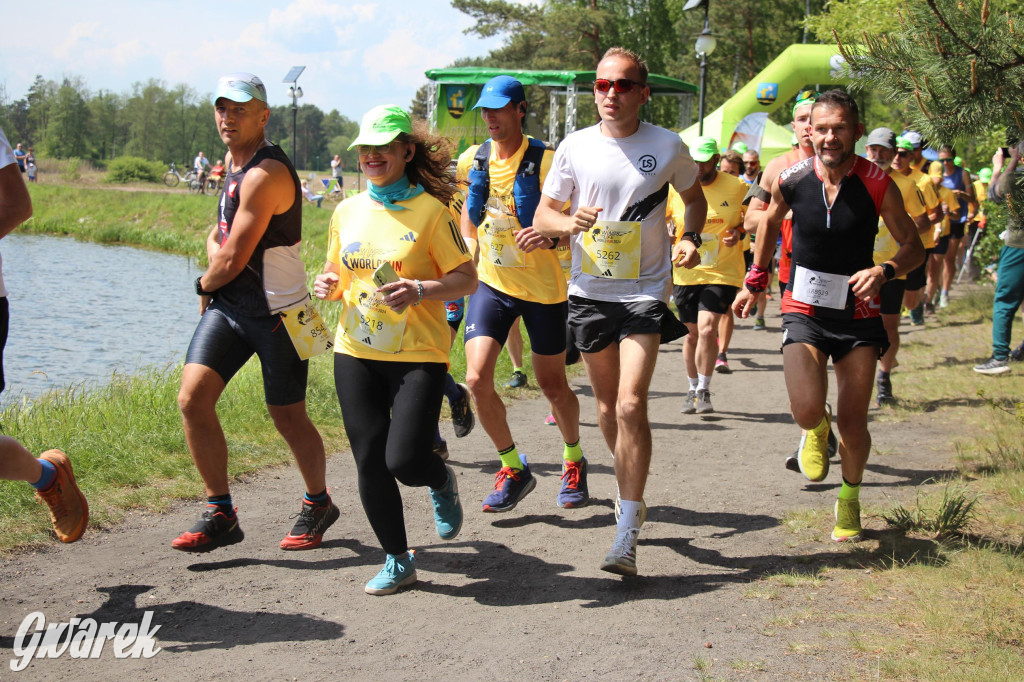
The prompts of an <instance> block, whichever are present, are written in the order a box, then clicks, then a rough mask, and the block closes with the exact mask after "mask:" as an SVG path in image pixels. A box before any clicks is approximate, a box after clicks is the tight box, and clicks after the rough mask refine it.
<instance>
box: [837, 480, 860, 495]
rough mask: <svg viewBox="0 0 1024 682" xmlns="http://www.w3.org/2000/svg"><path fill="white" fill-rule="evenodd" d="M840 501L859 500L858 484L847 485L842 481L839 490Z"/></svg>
mask: <svg viewBox="0 0 1024 682" xmlns="http://www.w3.org/2000/svg"><path fill="white" fill-rule="evenodd" d="M839 499H840V500H859V499H860V483H856V484H852V483H848V482H847V481H846V479H845V478H844V479H843V487H842V488H840V489H839Z"/></svg>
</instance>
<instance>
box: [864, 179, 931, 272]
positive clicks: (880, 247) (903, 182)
mask: <svg viewBox="0 0 1024 682" xmlns="http://www.w3.org/2000/svg"><path fill="white" fill-rule="evenodd" d="M889 177H890V178H891V179H892V181H893V183H894V184H895V185H896V187H897V188H898V189H899V190H900V195H901V196H902V197H903V208H904V210H906V212H907V214H908V215H909V216H910V217H911V218H917V217H918V216H921V215H924V214H926V213H928V207H927V206H926V205H925V198H924V192H922V191H921V189H920V188H919V187H918V186H917V185H916V184H914V181H913V180H911V179H910V178H909V177H907V176H906V175H903V174H902V173H899V172H897V171H892V170H891V171H889ZM915 229H916V227H915ZM899 250H900V244H899V242H897V241H896V240H895V239H893V237H892V234H891V233H890V232H889V228H888V227H886V225H885V221H884V220H882V218H881V217H879V218H878V234H876V235H875V265H881V264H882V263H884V262H885V261H887V260H889V259H891V258H892V257H893V256H895V255H896V252H897V251H899ZM906 278H907V276H906V275H903V276H901V277H897V279H906Z"/></svg>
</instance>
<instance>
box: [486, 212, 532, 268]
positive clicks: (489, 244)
mask: <svg viewBox="0 0 1024 682" xmlns="http://www.w3.org/2000/svg"><path fill="white" fill-rule="evenodd" d="M518 226H519V224H518V223H517V222H516V221H515V219H514V218H513V217H512V216H510V215H508V214H507V213H501V214H497V213H496V212H493V211H492V210H490V209H488V210H487V213H486V215H485V216H484V221H483V222H482V223H481V224H480V230H479V233H478V234H479V242H478V243H479V244H480V255H481V257H483V258H485V259H487V261H488V262H490V263H493V264H494V265H496V266H498V267H500V268H522V267H525V266H526V254H525V253H523V251H522V249H520V248H519V246H518V245H517V244H516V228H517V227H518Z"/></svg>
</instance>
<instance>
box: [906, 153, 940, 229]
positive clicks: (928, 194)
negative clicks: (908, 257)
mask: <svg viewBox="0 0 1024 682" xmlns="http://www.w3.org/2000/svg"><path fill="white" fill-rule="evenodd" d="M906 177H908V178H910V179H911V180H913V181H914V184H916V185H917V187H918V189H920V190H921V194H923V195H924V205H925V206H926V207H928V211H929V212H931V211H933V210H935V208H937V207H938V206H939V205H940V204H941V203H942V202H941V201H940V200H939V194H938V192H936V191H935V185H934V184H933V183H932V179H931V178H929V177H928V176H927V175H925V174H924V173H922V172H921V171H919V170H916V169H913V170H911V171H910V175H907V176H906ZM921 243H922V244H924V248H926V249H933V248H935V237H934V231H932V230H929V231H928V233H927V234H922V235H921Z"/></svg>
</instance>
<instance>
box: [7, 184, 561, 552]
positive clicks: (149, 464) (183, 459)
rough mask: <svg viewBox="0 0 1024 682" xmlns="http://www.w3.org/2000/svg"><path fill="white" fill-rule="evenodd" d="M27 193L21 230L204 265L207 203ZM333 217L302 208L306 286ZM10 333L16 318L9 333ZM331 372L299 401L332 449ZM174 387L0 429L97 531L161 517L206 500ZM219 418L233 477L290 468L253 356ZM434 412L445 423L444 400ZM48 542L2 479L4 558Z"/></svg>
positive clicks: (125, 382) (19, 409)
mask: <svg viewBox="0 0 1024 682" xmlns="http://www.w3.org/2000/svg"><path fill="white" fill-rule="evenodd" d="M30 191H31V192H32V198H33V203H34V206H35V215H34V217H33V218H32V219H31V220H30V221H28V222H27V223H26V224H25V225H24V226H23V227H21V228H19V229H20V230H21V231H25V232H31V233H39V234H49V235H57V236H70V237H74V238H76V239H81V240H84V241H96V242H103V243H117V244H124V245H128V246H136V247H141V248H148V249H155V250H161V251H167V252H171V253H178V254H181V255H184V256H188V257H190V258H195V259H197V260H198V261H199V262H205V254H206V249H205V238H206V235H207V233H208V232H209V230H210V229H212V225H213V223H214V214H215V211H216V200H215V199H213V198H211V197H208V196H196V195H189V194H186V193H183V192H146V191H119V190H112V189H90V188H82V187H75V186H69V185H36V186H32V187H31V188H30ZM329 220H330V211H326V210H318V209H317V208H315V207H313V206H312V205H308V206H304V208H303V236H304V239H303V248H302V258H303V261H304V262H305V264H306V271H307V276H308V278H309V280H310V282H312V280H313V278H314V277H315V276H316V275H317V273H319V272H321V271H322V268H323V262H324V258H325V254H326V249H327V228H328V223H329ZM182 295H183V296H187V295H189V294H188V292H183V293H182ZM338 308H339V306H337V305H336V304H325V305H322V306H321V311H322V314H323V316H324V319H325V321H326V322H327V324H328V325H330V326H332V327H333V325H336V324H337V319H338V314H339V309H338ZM17 333H18V332H17V321H16V320H15V321H14V324H13V326H12V334H17ZM524 343H525V345H526V348H525V351H524V360H525V370H526V372H527V375H528V376H529V377H532V376H533V371H532V369H533V368H532V363H531V361H530V344H529V338H528V336H527V335H525V334H524ZM182 352H183V353H184V349H182ZM450 359H451V370H450V371H451V373H452V375H453V376H454V377H455V378H456V380H457V381H462V380H463V379H464V377H465V374H466V359H465V351H464V347H463V343H462V336H461V332H460V335H459V337H458V338H457V339H456V341H455V343H454V344H453V348H452V353H451V358H450ZM575 371H579V370H575ZM333 373H334V369H333V363H332V360H331V358H329V357H326V356H321V357H318V358H315V359H314V360H313V361H312V363H311V365H310V372H309V388H308V390H307V395H306V402H307V405H308V409H309V413H310V416H311V418H312V419H313V422H314V423H315V424H316V425H317V426H318V427H319V428H320V431H321V433H322V434H323V436H324V440H325V442H326V445H327V451H328V452H329V453H334V452H339V451H342V450H345V449H346V448H347V446H348V443H347V440H346V438H345V434H344V429H343V427H342V425H341V414H340V412H339V410H338V406H337V405H338V403H337V398H336V396H335V392H334V376H333ZM511 374H512V365H511V362H510V361H509V359H508V355H507V354H505V353H503V354H502V355H501V357H500V358H499V361H498V366H497V369H496V376H497V377H498V382H499V383H503V382H504V379H505V378H506V377H509V376H511ZM180 382H181V367H180V365H179V366H177V367H169V368H167V369H166V370H164V371H153V370H151V371H147V372H144V373H142V374H139V375H137V376H124V375H114V376H113V377H111V380H110V382H109V383H108V384H107V385H106V386H104V387H101V388H92V387H90V388H88V389H86V388H84V387H82V386H79V387H72V388H70V389H67V390H63V391H57V392H53V393H50V394H48V395H46V396H43V397H40V398H37V399H35V400H33V401H31V402H30V403H27V404H25V405H15V406H12V407H9V408H7V409H5V410H4V411H3V412H0V424H2V426H3V432H4V433H5V434H7V435H9V436H12V437H14V438H16V439H18V440H19V441H21V442H22V444H24V445H25V447H27V448H28V449H29V451H31V452H33V453H36V454H38V453H40V452H42V451H43V450H47V449H49V448H60V449H62V450H64V451H65V452H67V453H68V454H69V455H70V456H71V458H72V461H73V464H74V466H75V475H76V478H77V479H78V482H79V484H80V485H81V487H82V489H83V491H84V492H85V494H86V496H87V498H88V500H89V505H90V512H91V517H92V524H93V526H94V527H103V526H107V525H109V524H111V523H114V522H116V521H117V520H118V519H120V518H122V517H123V516H124V514H125V513H126V511H127V510H131V509H140V510H159V509H163V508H166V507H167V506H168V505H169V504H170V503H171V502H172V501H174V500H179V499H185V498H194V497H196V496H198V495H200V494H201V493H202V481H201V480H200V478H199V476H198V474H197V472H196V470H195V467H194V466H193V464H192V460H191V457H190V455H189V452H188V448H187V447H186V445H185V438H184V434H183V432H182V426H181V416H180V414H179V412H178V407H177V392H178V386H179V385H180ZM499 392H502V393H503V394H504V395H506V396H507V397H534V396H537V395H539V390H538V389H537V388H536V382H535V381H534V382H533V383H532V384H531V385H530V386H529V387H527V388H522V389H511V390H506V389H503V388H501V387H500V386H499ZM218 413H219V414H220V416H221V421H222V425H223V427H224V430H225V433H226V436H227V439H228V449H229V452H230V459H229V473H230V475H231V477H232V478H233V479H238V478H239V477H242V476H245V475H247V474H251V473H252V472H255V471H257V470H259V469H261V468H264V467H268V466H274V465H279V464H283V463H286V462H289V461H291V453H290V451H289V450H288V448H287V446H286V445H285V443H284V441H283V440H282V439H281V437H280V436H279V435H278V434H277V432H276V430H275V429H274V426H273V423H272V422H271V420H270V417H269V416H268V414H267V411H266V405H265V404H264V401H263V384H262V377H261V374H260V370H259V365H258V361H256V360H252V361H250V362H249V363H248V364H247V365H246V366H245V367H244V368H243V369H242V371H241V372H239V374H238V375H236V377H235V378H234V379H232V381H231V383H230V384H229V385H228V388H227V390H225V392H224V394H223V396H222V397H221V400H220V403H219V404H218ZM442 416H443V417H444V418H446V417H447V416H448V408H447V403H445V405H444V408H443V415H442ZM300 485H301V484H300ZM52 537H53V534H52V530H51V529H50V525H49V516H48V515H47V514H46V512H45V508H42V507H40V506H39V505H37V504H36V503H35V502H34V498H33V494H32V490H31V488H30V487H29V486H28V485H26V484H25V483H23V482H18V481H0V554H2V553H5V552H9V551H11V550H12V549H15V548H19V547H24V546H26V545H31V544H35V543H40V542H43V541H45V540H46V539H47V538H52Z"/></svg>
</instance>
